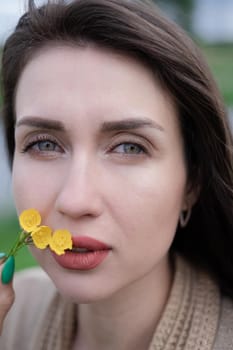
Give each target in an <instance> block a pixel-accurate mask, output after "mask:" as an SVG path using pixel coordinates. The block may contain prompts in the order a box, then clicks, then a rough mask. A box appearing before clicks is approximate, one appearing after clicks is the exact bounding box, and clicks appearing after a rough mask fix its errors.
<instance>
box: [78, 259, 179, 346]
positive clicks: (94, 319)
mask: <svg viewBox="0 0 233 350" xmlns="http://www.w3.org/2000/svg"><path fill="white" fill-rule="evenodd" d="M171 283H172V270H171V267H170V264H169V261H168V260H166V261H163V263H162V264H161V265H160V266H157V267H156V269H154V270H153V271H151V272H150V273H149V274H148V275H146V276H144V278H143V279H140V280H137V281H135V282H134V283H132V284H131V285H130V286H127V288H124V289H122V290H121V291H118V292H117V293H116V294H115V295H113V296H111V298H109V299H108V300H102V301H99V302H96V303H92V304H83V305H79V306H78V317H77V319H78V330H77V338H76V341H75V346H74V348H73V349H74V350H76V349H81V350H86V349H88V350H96V349H101V350H105V349H111V350H116V349H117V350H119V349H121V350H126V349H127V350H131V349H133V350H137V349H138V350H139V349H140V350H142V349H143V350H144V349H145V350H146V349H148V347H149V344H150V341H151V339H152V336H153V333H154V331H155V327H156V325H157V323H158V321H159V319H160V317H161V314H162V312H163V309H164V306H165V304H166V301H167V298H168V295H169V291H170V288H171Z"/></svg>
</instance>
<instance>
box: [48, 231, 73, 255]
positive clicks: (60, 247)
mask: <svg viewBox="0 0 233 350" xmlns="http://www.w3.org/2000/svg"><path fill="white" fill-rule="evenodd" d="M49 246H50V248H51V250H53V251H54V252H55V253H56V254H57V255H62V254H64V253H65V250H66V249H72V238H71V234H70V232H69V231H68V230H57V231H55V232H54V234H53V236H52V239H51V241H50V243H49Z"/></svg>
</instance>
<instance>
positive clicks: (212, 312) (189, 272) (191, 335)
mask: <svg viewBox="0 0 233 350" xmlns="http://www.w3.org/2000/svg"><path fill="white" fill-rule="evenodd" d="M219 312H220V295H219V291H218V288H217V286H216V285H215V283H214V282H213V281H212V280H211V279H210V278H209V277H208V276H207V275H205V274H204V273H202V272H197V271H195V270H193V269H191V268H190V267H189V265H188V264H186V263H184V261H183V260H182V259H181V258H178V259H177V261H176V274H175V278H174V282H173V287H172V290H171V293H170V297H169V300H168V303H167V305H166V307H165V310H164V312H163V315H162V317H161V319H160V322H159V324H158V326H157V328H156V331H155V334H154V336H153V339H152V342H151V345H150V347H149V350H209V349H213V344H214V340H215V335H216V332H217V327H218V318H219Z"/></svg>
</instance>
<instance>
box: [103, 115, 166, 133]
mask: <svg viewBox="0 0 233 350" xmlns="http://www.w3.org/2000/svg"><path fill="white" fill-rule="evenodd" d="M144 127H150V128H155V129H157V130H159V131H164V129H163V128H162V126H161V125H159V124H157V123H156V122H155V121H152V120H150V119H148V118H142V117H140V118H138V117H136V118H129V119H123V120H116V121H108V122H104V123H103V125H102V127H101V132H103V133H104V132H112V131H118V130H119V131H120V130H121V131H127V130H134V129H139V128H144Z"/></svg>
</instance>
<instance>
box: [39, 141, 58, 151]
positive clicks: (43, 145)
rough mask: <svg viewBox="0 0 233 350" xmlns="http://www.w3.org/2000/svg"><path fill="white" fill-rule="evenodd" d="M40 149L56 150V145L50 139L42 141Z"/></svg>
mask: <svg viewBox="0 0 233 350" xmlns="http://www.w3.org/2000/svg"><path fill="white" fill-rule="evenodd" d="M39 149H40V151H54V149H55V145H54V144H53V143H52V142H49V141H41V142H40V143H39Z"/></svg>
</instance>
